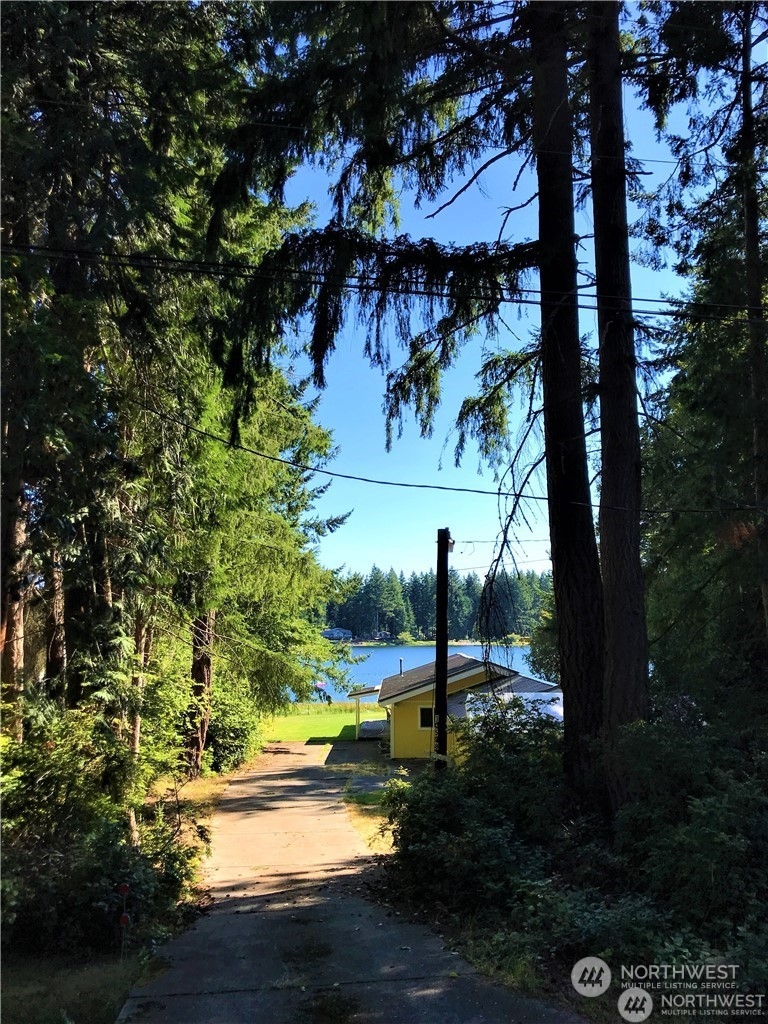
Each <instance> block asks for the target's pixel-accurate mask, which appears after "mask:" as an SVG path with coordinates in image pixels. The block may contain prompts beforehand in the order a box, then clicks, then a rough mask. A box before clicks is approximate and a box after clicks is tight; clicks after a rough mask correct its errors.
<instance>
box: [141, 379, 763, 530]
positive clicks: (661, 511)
mask: <svg viewBox="0 0 768 1024" xmlns="http://www.w3.org/2000/svg"><path fill="white" fill-rule="evenodd" d="M126 401H128V402H130V403H131V404H132V405H136V406H138V407H139V408H141V409H144V410H145V411H146V412H149V413H152V414H153V415H154V416H158V417H159V418H160V419H164V420H167V421H168V422H170V423H175V424H176V425H177V426H180V427H182V428H183V429H184V430H188V431H190V433H193V434H197V435H199V436H200V437H207V438H208V439H209V440H211V441H216V442H218V443H220V444H223V445H226V447H227V448H234V449H235V450H236V451H242V452H245V453H247V454H249V455H254V456H256V457H257V458H260V459H266V460H267V461H268V462H276V463H280V464H281V465H283V466H290V467H291V468H292V469H298V470H300V471H301V472H303V473H312V474H319V475H321V476H327V477H330V478H331V479H336V480H351V481H353V482H355V483H362V484H373V485H375V486H378V487H397V488H401V489H406V490H419V491H440V492H443V493H446V492H447V493H452V494H479V495H485V496H489V497H494V498H498V497H500V495H501V494H502V493H504V494H506V495H509V494H512V493H514V492H502V491H501V490H495V491H489V490H484V489H481V488H474V487H451V486H448V485H446V484H419V483H411V482H409V481H405V480H381V479H378V478H375V477H366V476H358V475H356V474H353V473H338V472H336V471H334V470H330V469H321V468H319V467H316V466H308V465H306V464H304V463H301V462H295V461H293V460H292V459H284V458H282V457H280V456H278V455H267V454H266V453H265V452H260V451H257V449H255V448H250V447H249V446H248V445H243V444H239V443H238V442H235V441H231V440H229V439H228V438H226V437H222V435H221V434H214V433H212V432H211V431H209V430H203V429H202V428H200V427H194V426H192V424H191V423H188V422H186V420H182V419H181V418H179V417H177V416H172V415H171V414H170V413H165V412H162V411H161V410H160V409H154V408H153V407H152V406H149V405H145V404H144V403H143V402H139V401H138V400H136V399H132V398H129V397H127V396H126ZM516 497H517V498H518V499H524V500H526V501H545V502H546V501H548V498H547V497H546V495H541V494H526V493H520V494H517V495H516ZM569 504H571V505H574V506H577V507H580V508H593V509H600V508H602V509H607V510H609V511H612V512H635V511H637V512H640V513H641V514H643V515H669V514H674V513H683V512H685V513H699V514H702V515H722V514H723V513H724V512H736V511H750V512H761V513H768V508H765V509H763V508H762V507H761V506H757V505H748V504H741V503H736V502H734V503H733V504H732V506H731V507H730V508H727V509H723V508H685V507H680V508H656V509H652V508H640V509H636V510H635V509H629V508H626V507H624V506H618V505H599V504H595V503H593V502H587V501H571V502H569Z"/></svg>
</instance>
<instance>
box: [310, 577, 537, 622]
mask: <svg viewBox="0 0 768 1024" xmlns="http://www.w3.org/2000/svg"><path fill="white" fill-rule="evenodd" d="M435 582H436V579H435V573H434V572H433V571H432V570H430V571H429V572H424V573H416V572H413V573H411V575H410V576H408V577H407V578H406V576H405V574H404V573H402V572H401V573H400V574H397V573H396V572H395V571H394V569H390V570H389V572H386V573H385V572H383V571H382V570H381V569H379V568H378V567H377V566H375V565H374V566H373V568H372V569H371V571H370V572H369V573H368V574H367V575H366V576H351V577H348V578H347V579H346V580H345V589H346V590H347V591H348V593H349V596H347V597H346V598H345V599H344V600H343V601H341V602H337V603H332V604H329V605H328V609H327V612H326V617H327V621H328V625H329V626H337V627H340V628H342V629H348V630H351V632H352V634H353V636H354V637H355V638H358V639H370V638H372V637H375V636H377V635H380V634H382V633H384V634H386V635H387V636H388V637H391V638H397V637H401V636H402V637H403V638H412V639H414V640H433V639H434V637H435ZM551 590H552V579H551V576H550V575H549V574H548V573H541V574H538V573H535V572H526V573H518V574H514V575H513V574H511V573H507V572H504V573H499V574H498V575H497V576H496V580H495V588H494V599H493V602H492V605H491V607H490V611H489V610H487V609H486V607H485V605H484V603H483V583H482V581H481V579H480V577H479V576H478V575H477V573H474V572H471V573H467V574H466V575H465V576H462V575H461V573H459V572H458V571H457V570H456V569H449V570H448V635H449V637H451V638H453V639H455V640H465V639H473V640H486V639H487V640H503V639H504V638H505V637H507V636H510V635H511V634H515V635H517V636H524V637H528V636H530V635H531V633H532V632H533V630H534V629H535V628H536V626H537V625H538V623H539V618H540V614H541V610H542V607H544V605H545V604H546V601H547V595H549V594H550V593H551Z"/></svg>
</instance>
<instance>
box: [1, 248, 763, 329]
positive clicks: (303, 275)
mask: <svg viewBox="0 0 768 1024" xmlns="http://www.w3.org/2000/svg"><path fill="white" fill-rule="evenodd" d="M0 254H2V255H6V256H7V255H10V256H27V257H30V256H31V257H36V258H39V259H69V260H74V261H82V262H91V263H101V264H104V265H107V266H110V265H113V266H120V267H131V268H133V269H136V270H146V269H157V270H161V271H162V270H164V271H168V272H170V273H174V272H175V273H181V274H192V275H200V276H203V277H236V278H242V279H251V280H266V281H278V282H286V281H291V280H296V281H298V282H299V283H304V284H309V285H323V284H326V283H327V282H328V280H329V277H328V275H323V274H318V273H311V272H308V271H302V270H286V271H284V272H283V273H282V274H277V273H274V272H270V273H267V272H265V271H263V270H261V269H260V268H259V266H258V264H254V263H242V262H227V261H215V262H214V261H206V260H191V259H182V258H180V257H173V256H156V255H142V254H139V253H131V254H121V253H105V252H100V251H99V250H90V249H75V248H72V249H60V248H54V247H48V246H39V245H26V246H19V245H4V246H2V248H0ZM340 285H341V287H343V288H344V289H346V290H348V291H358V292H359V291H363V290H367V289H368V288H371V287H378V290H379V291H381V292H384V293H387V294H390V295H399V296H403V297H413V298H436V299H447V298H450V293H449V292H448V291H446V290H438V289H430V288H418V287H413V286H404V287H399V288H392V287H387V288H382V287H379V286H377V285H376V284H375V282H374V281H373V280H372V279H371V278H369V277H366V276H364V275H354V274H350V275H346V276H345V277H344V278H343V279H341V281H340ZM522 294H530V295H536V296H541V291H540V290H538V289H535V288H524V289H520V290H519V293H518V292H517V291H515V293H514V294H512V295H510V296H504V297H502V298H501V301H505V302H510V303H514V304H516V305H527V306H537V307H538V306H539V305H540V298H536V299H526V298H522V297H521V296H522ZM466 297H467V298H476V299H478V300H485V299H487V298H488V296H487V295H472V294H471V293H468V294H467V295H466ZM604 298H605V299H607V300H609V301H610V300H611V299H616V301H617V302H618V301H621V300H620V298H619V297H618V296H605V297H604ZM635 301H636V302H648V303H660V304H661V303H665V302H666V303H668V304H673V303H675V302H678V303H684V304H685V306H686V309H685V316H686V317H688V318H690V319H695V320H698V321H705V322H706V321H710V322H714V323H736V322H743V323H749V322H751V320H750V317H749V316H748V315H747V317H746V318H745V319H742V318H738V317H735V316H712V315H708V314H703V313H697V312H696V308H697V307H698V308H705V309H731V310H737V311H739V312H744V313H747V314H748V313H749V310H750V309H751V308H752V307H750V306H748V305H747V304H735V303H715V302H706V303H703V302H697V301H695V300H691V299H670V300H665V299H645V298H636V299H635ZM577 306H578V308H579V309H581V310H585V311H591V312H595V311H598V310H599V309H600V307H599V306H598V305H596V304H594V305H592V304H587V303H584V302H577ZM631 312H632V314H633V315H639V316H653V317H672V318H677V317H680V316H681V315H683V312H682V310H680V309H659V310H656V309H638V308H632V309H631Z"/></svg>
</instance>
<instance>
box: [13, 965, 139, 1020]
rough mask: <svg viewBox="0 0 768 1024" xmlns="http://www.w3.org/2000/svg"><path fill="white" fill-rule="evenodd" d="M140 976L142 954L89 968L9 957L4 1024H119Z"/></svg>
mask: <svg viewBox="0 0 768 1024" xmlns="http://www.w3.org/2000/svg"><path fill="white" fill-rule="evenodd" d="M141 970H142V964H141V961H140V958H139V955H138V954H135V955H133V956H130V957H126V959H125V960H123V962H122V963H120V962H119V961H116V960H106V959H105V960H96V961H92V962H90V963H87V964H82V963H73V962H72V961H71V960H66V959H63V958H54V957H40V958H35V959H32V958H25V959H23V960H21V959H19V960H16V959H15V958H13V957H12V956H6V957H5V958H4V962H3V1024H71V1022H72V1024H114V1021H115V1018H116V1017H117V1015H118V1013H119V1012H120V1008H121V1006H122V1005H123V1002H124V1001H125V995H126V993H127V991H128V989H129V988H130V987H131V985H133V984H134V982H135V981H137V980H138V978H139V976H140V974H141Z"/></svg>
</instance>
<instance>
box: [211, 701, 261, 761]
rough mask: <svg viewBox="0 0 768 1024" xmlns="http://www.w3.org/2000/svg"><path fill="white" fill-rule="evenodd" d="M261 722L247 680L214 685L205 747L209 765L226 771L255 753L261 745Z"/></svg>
mask: <svg viewBox="0 0 768 1024" xmlns="http://www.w3.org/2000/svg"><path fill="white" fill-rule="evenodd" d="M260 727H261V722H260V718H259V716H258V713H257V711H256V706H255V702H254V700H253V697H252V695H251V693H250V690H249V688H248V685H247V683H245V682H242V681H235V682H232V681H227V685H220V686H218V687H214V690H213V698H212V707H211V722H210V725H209V727H208V750H209V751H210V753H211V768H212V770H213V771H215V772H229V771H232V770H233V769H234V768H237V767H238V765H241V764H243V763H244V762H245V761H248V760H249V759H250V758H252V757H254V756H255V755H256V754H257V753H258V751H259V749H260V745H261V735H260Z"/></svg>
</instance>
